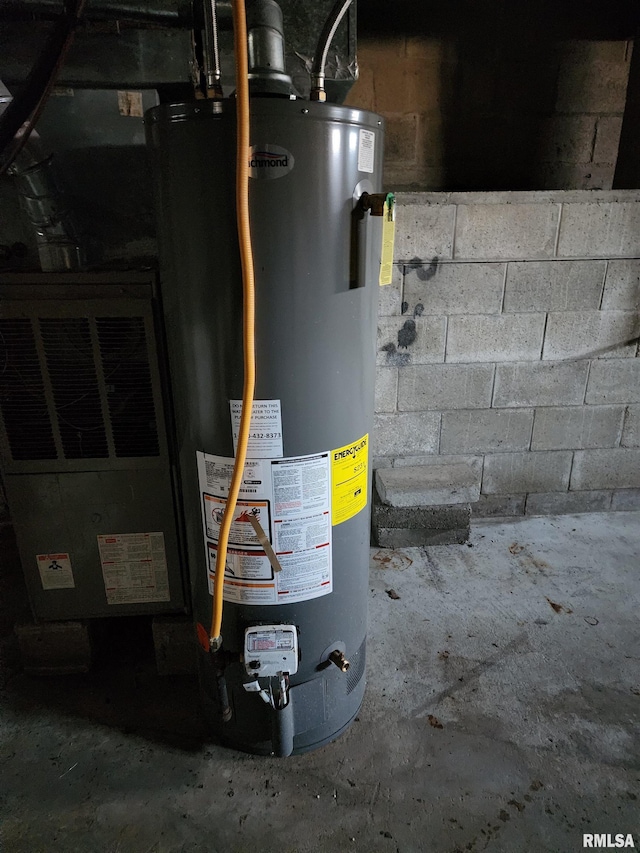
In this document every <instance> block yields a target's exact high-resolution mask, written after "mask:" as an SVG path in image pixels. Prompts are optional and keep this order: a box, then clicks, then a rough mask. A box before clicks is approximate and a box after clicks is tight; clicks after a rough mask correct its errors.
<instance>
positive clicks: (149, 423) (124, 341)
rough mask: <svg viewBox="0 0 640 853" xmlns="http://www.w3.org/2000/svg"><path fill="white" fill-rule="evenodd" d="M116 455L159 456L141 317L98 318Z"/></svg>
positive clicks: (149, 372) (99, 338)
mask: <svg viewBox="0 0 640 853" xmlns="http://www.w3.org/2000/svg"><path fill="white" fill-rule="evenodd" d="M96 326H97V329H98V340H99V341H100V352H101V354H102V369H103V373H104V381H105V385H106V392H107V401H108V405H109V417H110V420H111V429H112V432H113V444H114V449H115V455H116V456H121V457H128V456H157V455H158V453H159V447H158V429H157V424H156V412H155V406H154V400H153V389H152V386H151V371H150V368H149V356H148V352H147V341H146V337H145V329H144V321H143V319H142V317H99V318H97V319H96Z"/></svg>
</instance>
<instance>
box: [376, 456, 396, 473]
mask: <svg viewBox="0 0 640 853" xmlns="http://www.w3.org/2000/svg"><path fill="white" fill-rule="evenodd" d="M392 467H393V459H392V458H391V457H390V456H374V457H373V462H372V463H371V469H372V470H373V471H377V470H378V468H392Z"/></svg>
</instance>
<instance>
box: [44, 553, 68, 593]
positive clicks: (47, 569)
mask: <svg viewBox="0 0 640 853" xmlns="http://www.w3.org/2000/svg"><path fill="white" fill-rule="evenodd" d="M36 560H37V562H38V571H39V573H40V580H41V582H42V589H74V588H75V585H76V584H75V581H74V579H73V569H72V568H71V558H70V556H69V554H36Z"/></svg>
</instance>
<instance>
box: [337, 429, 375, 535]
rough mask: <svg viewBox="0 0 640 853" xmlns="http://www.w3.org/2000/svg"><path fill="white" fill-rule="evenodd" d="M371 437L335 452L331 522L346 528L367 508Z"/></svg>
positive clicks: (365, 436)
mask: <svg viewBox="0 0 640 853" xmlns="http://www.w3.org/2000/svg"><path fill="white" fill-rule="evenodd" d="M368 471H369V436H368V435H364V436H363V437H362V438H361V439H359V440H358V441H355V442H354V443H353V444H346V445H345V446H344V447H339V448H338V449H337V450H332V451H331V520H332V523H333V524H342V522H343V521H347V520H348V519H350V518H353V516H354V515H357V513H359V512H360V510H362V509H364V508H365V507H366V505H367V487H368V480H369V475H368Z"/></svg>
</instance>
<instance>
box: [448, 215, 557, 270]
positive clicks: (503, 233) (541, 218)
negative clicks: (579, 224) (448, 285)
mask: <svg viewBox="0 0 640 853" xmlns="http://www.w3.org/2000/svg"><path fill="white" fill-rule="evenodd" d="M558 215H559V206H558V205H555V204H461V205H459V207H458V217H457V221H456V242H455V258H456V259H460V258H469V259H472V258H478V259H481V260H483V259H487V260H494V259H495V260H502V259H504V260H508V259H510V258H514V259H515V258H517V259H524V258H551V257H553V250H554V246H555V240H556V230H557V227H558Z"/></svg>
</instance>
